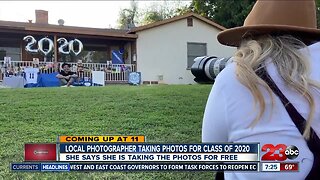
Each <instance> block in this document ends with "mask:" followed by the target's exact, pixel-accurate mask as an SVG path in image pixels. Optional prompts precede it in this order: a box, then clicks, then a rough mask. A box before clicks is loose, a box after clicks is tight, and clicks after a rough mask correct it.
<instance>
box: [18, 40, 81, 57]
mask: <svg viewBox="0 0 320 180" xmlns="http://www.w3.org/2000/svg"><path fill="white" fill-rule="evenodd" d="M23 40H24V41H26V42H28V44H27V45H26V47H25V50H26V51H27V52H29V53H31V54H37V53H40V54H42V55H44V56H48V55H49V54H51V53H52V51H53V49H54V45H53V41H52V40H51V39H49V38H47V37H45V38H42V39H40V40H39V41H38V48H33V47H34V46H35V45H36V43H37V40H36V39H35V38H34V37H33V36H30V35H28V36H26V37H24V38H23ZM57 42H58V43H59V44H60V45H59V48H58V51H59V53H60V54H64V55H69V54H71V55H74V56H78V55H79V54H80V53H81V51H82V49H83V44H82V42H81V41H80V40H79V39H74V40H71V41H68V40H67V39H66V38H59V39H58V40H57ZM44 43H48V46H49V47H48V49H44ZM74 45H78V50H77V51H76V50H75V48H74Z"/></svg>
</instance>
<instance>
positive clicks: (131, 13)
mask: <svg viewBox="0 0 320 180" xmlns="http://www.w3.org/2000/svg"><path fill="white" fill-rule="evenodd" d="M137 18H138V5H137V3H136V2H135V1H134V0H132V1H131V6H130V8H126V9H121V10H120V13H119V19H118V28H120V29H130V28H132V27H135V26H136V24H137V23H138V22H137V20H136V19H137Z"/></svg>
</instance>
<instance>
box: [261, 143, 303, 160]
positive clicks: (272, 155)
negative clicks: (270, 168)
mask: <svg viewBox="0 0 320 180" xmlns="http://www.w3.org/2000/svg"><path fill="white" fill-rule="evenodd" d="M261 151H262V152H266V153H265V154H263V155H262V157H261V160H262V161H284V160H287V159H291V160H293V159H296V158H297V157H298V156H299V149H298V148H297V147H296V146H294V145H290V146H286V145H285V144H277V145H275V146H274V145H273V144H265V145H263V146H262V148H261Z"/></svg>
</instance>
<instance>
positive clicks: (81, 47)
mask: <svg viewBox="0 0 320 180" xmlns="http://www.w3.org/2000/svg"><path fill="white" fill-rule="evenodd" d="M74 43H76V44H78V46H79V49H78V52H75V51H74V47H73V45H74ZM69 49H70V52H71V53H72V54H73V55H75V56H78V55H79V54H80V53H81V51H82V49H83V44H82V42H81V41H80V40H79V39H74V40H72V41H70V42H69Z"/></svg>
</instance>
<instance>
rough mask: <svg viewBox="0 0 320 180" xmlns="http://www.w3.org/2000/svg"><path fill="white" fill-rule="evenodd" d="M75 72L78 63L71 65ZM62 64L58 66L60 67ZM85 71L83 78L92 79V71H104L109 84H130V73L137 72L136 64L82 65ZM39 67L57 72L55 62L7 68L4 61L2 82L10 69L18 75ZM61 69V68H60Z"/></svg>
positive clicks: (23, 63) (0, 67)
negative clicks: (28, 69)
mask: <svg viewBox="0 0 320 180" xmlns="http://www.w3.org/2000/svg"><path fill="white" fill-rule="evenodd" d="M69 64H70V65H71V70H72V71H73V72H78V73H79V72H80V71H78V70H79V69H78V67H77V63H69ZM61 65H62V63H61V62H60V63H59V64H58V66H59V67H60V66H61ZM82 65H83V69H82V70H81V73H80V74H81V76H84V77H87V78H90V79H91V78H92V71H104V72H105V73H106V76H105V77H106V78H105V81H107V82H111V83H112V82H115V83H117V82H128V76H129V73H130V72H135V71H136V66H135V64H112V65H110V64H107V63H82ZM28 67H38V68H39V72H40V73H46V74H49V73H53V72H55V65H54V63H53V62H39V65H35V64H33V62H32V61H11V64H10V67H9V66H8V67H5V64H4V61H0V80H3V75H4V73H5V72H6V71H7V70H9V68H10V69H11V70H12V71H13V72H15V73H17V72H23V71H24V69H25V68H28ZM59 69H61V68H59Z"/></svg>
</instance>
